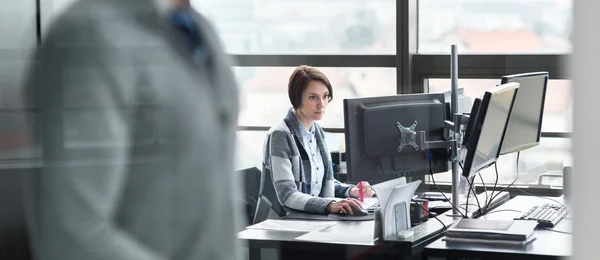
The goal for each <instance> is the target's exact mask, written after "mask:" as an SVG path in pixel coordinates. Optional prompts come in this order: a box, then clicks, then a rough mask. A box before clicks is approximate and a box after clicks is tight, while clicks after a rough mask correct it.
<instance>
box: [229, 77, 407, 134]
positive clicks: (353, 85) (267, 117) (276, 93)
mask: <svg viewBox="0 0 600 260" xmlns="http://www.w3.org/2000/svg"><path fill="white" fill-rule="evenodd" d="M319 69H320V70H321V71H322V72H323V73H325V75H327V77H328V78H329V81H330V82H331V84H332V86H333V100H332V101H331V103H330V104H329V106H328V107H327V111H326V114H325V117H324V118H323V120H322V121H321V122H319V123H320V124H321V126H323V127H333V128H343V127H344V110H343V100H344V99H345V98H354V97H368V96H380V95H394V94H395V93H396V70H395V69H394V68H319ZM293 70H294V67H240V68H236V74H237V77H238V79H239V84H240V85H241V86H242V90H241V106H242V107H241V111H240V120H239V125H242V126H271V125H273V124H275V123H276V122H278V121H279V120H281V119H283V117H284V116H285V115H286V113H287V111H288V109H289V108H290V107H291V106H292V105H291V103H290V100H289V97H288V92H287V87H288V81H289V78H290V75H291V73H292V71H293Z"/></svg>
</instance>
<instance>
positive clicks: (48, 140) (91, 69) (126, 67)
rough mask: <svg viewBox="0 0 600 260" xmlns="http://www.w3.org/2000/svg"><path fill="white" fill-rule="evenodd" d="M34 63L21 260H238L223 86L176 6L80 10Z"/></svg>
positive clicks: (231, 136)
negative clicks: (25, 252) (36, 144)
mask: <svg viewBox="0 0 600 260" xmlns="http://www.w3.org/2000/svg"><path fill="white" fill-rule="evenodd" d="M35 55H36V57H35V58H36V60H37V61H36V63H35V64H33V65H32V67H31V71H30V74H29V77H28V82H26V85H25V88H26V96H27V101H28V102H31V103H32V105H33V106H35V107H38V108H39V110H40V111H41V112H40V113H39V114H38V117H36V118H35V119H32V120H39V121H41V124H42V126H41V127H40V128H37V129H35V137H36V138H37V139H38V140H40V142H41V143H42V144H43V167H42V168H41V170H40V172H39V173H37V174H33V175H28V176H26V177H25V178H26V179H25V184H26V185H25V187H24V188H25V196H26V205H25V207H26V214H27V217H28V228H29V232H30V237H31V238H30V241H31V246H32V249H33V253H34V256H35V258H37V259H52V260H54V259H61V260H69V259H77V260H80V259H86V260H94V259H111V260H133V259H140V260H142V259H144V260H158V259H239V247H238V240H237V237H236V234H237V231H239V228H240V227H241V221H242V216H241V215H240V214H241V203H239V198H240V196H238V194H239V193H238V192H239V191H240V187H241V185H239V183H238V182H237V179H236V178H235V177H234V175H233V153H234V146H235V127H236V123H237V117H238V93H237V83H236V82H235V81H234V80H233V78H234V77H233V74H232V71H231V64H230V62H229V61H228V58H227V56H226V55H225V53H224V52H223V50H222V48H221V44H220V42H219V40H218V38H217V35H216V33H215V31H214V30H213V29H212V27H211V26H210V25H209V23H208V22H207V21H206V20H205V19H204V18H202V17H201V16H200V15H199V14H198V13H196V12H194V11H192V10H191V7H190V5H189V2H188V1H174V0H80V1H78V2H76V3H74V4H73V5H72V6H71V7H70V8H69V9H68V10H66V11H65V12H64V13H63V14H62V15H61V16H60V17H58V18H57V19H56V20H55V22H54V23H53V24H52V25H51V27H50V29H49V32H48V33H47V35H46V37H45V38H44V39H43V42H42V45H41V46H40V48H39V49H38V50H37V51H36V53H35ZM140 115H144V116H145V118H144V119H142V118H140Z"/></svg>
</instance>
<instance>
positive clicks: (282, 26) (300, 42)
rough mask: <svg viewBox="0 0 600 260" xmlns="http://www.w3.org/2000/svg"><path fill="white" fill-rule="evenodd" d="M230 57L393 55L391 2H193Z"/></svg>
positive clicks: (261, 0)
mask: <svg viewBox="0 0 600 260" xmlns="http://www.w3.org/2000/svg"><path fill="white" fill-rule="evenodd" d="M191 3H192V6H194V7H195V8H196V9H197V10H199V11H200V12H202V13H204V14H205V15H206V16H207V17H208V18H209V19H210V20H212V21H213V22H214V23H215V25H216V27H217V30H218V31H219V34H220V36H221V38H222V39H223V42H224V43H225V45H226V49H227V51H228V52H229V53H235V54H393V53H395V52H396V8H395V6H396V1H395V0H370V1H364V0H343V1H342V0H329V1H322V0H308V1H307V0H302V1H300V0H221V1H214V0H192V1H191Z"/></svg>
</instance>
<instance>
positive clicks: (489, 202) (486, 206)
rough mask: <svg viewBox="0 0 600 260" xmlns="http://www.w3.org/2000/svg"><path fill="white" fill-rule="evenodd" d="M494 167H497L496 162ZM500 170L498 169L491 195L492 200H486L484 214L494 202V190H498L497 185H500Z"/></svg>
mask: <svg viewBox="0 0 600 260" xmlns="http://www.w3.org/2000/svg"><path fill="white" fill-rule="evenodd" d="M494 167H496V169H498V168H497V166H496V163H494ZM498 177H499V176H498V171H497V170H496V182H494V188H493V189H492V195H490V200H489V201H486V202H485V209H484V210H483V213H482V215H485V213H486V212H487V211H488V209H489V207H490V204H491V203H492V201H494V199H495V197H494V192H495V191H496V186H498Z"/></svg>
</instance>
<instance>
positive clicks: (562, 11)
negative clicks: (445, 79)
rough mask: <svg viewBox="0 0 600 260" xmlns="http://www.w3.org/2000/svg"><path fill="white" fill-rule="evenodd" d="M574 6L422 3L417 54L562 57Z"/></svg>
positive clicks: (470, 0) (473, 0) (560, 0)
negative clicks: (452, 52)
mask: <svg viewBox="0 0 600 260" xmlns="http://www.w3.org/2000/svg"><path fill="white" fill-rule="evenodd" d="M572 2H573V1H572V0H530V1H515V0H487V1H481V0H458V1H447V0H420V1H419V40H418V41H419V44H418V51H419V52H421V53H440V52H449V51H450V45H452V44H457V45H458V51H459V52H460V53H566V52H570V51H571V33H572V29H571V27H572V19H573V18H572V17H573V15H572V9H573V6H572Z"/></svg>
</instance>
